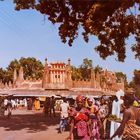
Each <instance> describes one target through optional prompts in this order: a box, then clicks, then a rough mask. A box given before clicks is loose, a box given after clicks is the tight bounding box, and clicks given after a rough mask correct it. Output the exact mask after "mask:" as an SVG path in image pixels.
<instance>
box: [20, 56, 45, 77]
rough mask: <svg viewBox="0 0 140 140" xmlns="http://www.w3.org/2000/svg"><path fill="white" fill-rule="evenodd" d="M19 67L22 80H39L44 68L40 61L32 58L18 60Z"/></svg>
mask: <svg viewBox="0 0 140 140" xmlns="http://www.w3.org/2000/svg"><path fill="white" fill-rule="evenodd" d="M19 63H20V65H21V66H22V67H23V71H24V78H32V79H40V78H42V76H43V70H44V66H43V64H42V63H41V61H39V60H37V59H36V58H34V57H28V58H24V57H22V58H20V60H19Z"/></svg>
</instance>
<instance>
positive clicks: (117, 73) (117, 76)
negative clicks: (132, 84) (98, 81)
mask: <svg viewBox="0 0 140 140" xmlns="http://www.w3.org/2000/svg"><path fill="white" fill-rule="evenodd" d="M115 74H116V78H117V82H121V79H123V80H124V82H126V81H127V77H126V74H124V73H122V72H116V73H115Z"/></svg>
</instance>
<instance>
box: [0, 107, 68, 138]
mask: <svg viewBox="0 0 140 140" xmlns="http://www.w3.org/2000/svg"><path fill="white" fill-rule="evenodd" d="M58 124H59V114H57V115H56V117H55V118H54V117H48V118H45V117H44V114H43V113H42V111H34V110H33V111H28V110H26V109H18V110H14V111H13V115H12V117H11V119H8V118H7V117H5V118H0V140H65V139H66V138H67V137H68V134H69V132H68V131H66V132H63V133H62V134H60V133H58V127H59V125H58Z"/></svg>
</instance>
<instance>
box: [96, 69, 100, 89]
mask: <svg viewBox="0 0 140 140" xmlns="http://www.w3.org/2000/svg"><path fill="white" fill-rule="evenodd" d="M96 81H97V82H96V84H97V85H96V86H97V88H101V85H100V74H99V72H98V71H97V73H96Z"/></svg>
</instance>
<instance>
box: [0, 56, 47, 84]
mask: <svg viewBox="0 0 140 140" xmlns="http://www.w3.org/2000/svg"><path fill="white" fill-rule="evenodd" d="M21 66H22V67H23V71H24V78H25V79H26V78H28V79H30V78H32V79H40V78H42V76H43V70H44V66H43V64H42V63H41V61H39V60H37V59H36V58H34V57H27V58H24V57H21V58H20V59H19V60H17V59H15V60H12V61H11V62H10V64H9V65H8V67H7V68H6V70H4V69H2V68H0V79H1V80H2V82H3V83H8V82H9V81H11V82H13V73H14V69H16V70H17V71H18V70H19V69H20V67H21Z"/></svg>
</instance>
